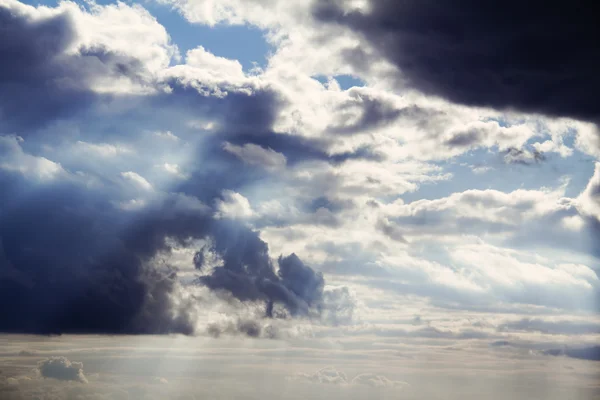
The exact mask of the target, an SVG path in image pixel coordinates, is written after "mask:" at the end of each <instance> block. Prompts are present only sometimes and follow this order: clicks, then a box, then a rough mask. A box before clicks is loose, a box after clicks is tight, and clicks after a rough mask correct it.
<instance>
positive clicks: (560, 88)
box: [313, 0, 600, 122]
mask: <svg viewBox="0 0 600 400" xmlns="http://www.w3.org/2000/svg"><path fill="white" fill-rule="evenodd" d="M368 3H369V4H368V5H369V6H368V7H367V8H366V11H365V10H362V11H360V10H354V11H347V10H344V9H343V8H342V6H341V3H340V2H337V1H335V0H319V1H317V2H316V4H315V6H314V9H313V15H314V16H315V17H316V18H317V19H318V20H320V21H324V22H328V23H335V24H339V25H342V26H346V27H349V28H350V29H352V30H353V31H355V32H357V33H358V34H360V35H361V36H362V37H363V38H364V39H365V40H366V41H367V42H368V43H369V45H370V46H372V47H373V48H374V49H375V51H376V53H377V54H378V55H380V56H382V57H384V58H385V59H387V60H388V61H389V62H391V63H392V64H393V65H395V66H396V67H397V68H398V78H399V81H400V82H402V85H407V86H409V87H412V88H415V89H418V90H419V91H422V92H424V93H426V94H432V95H437V96H441V97H444V98H446V99H448V100H450V101H453V102H457V103H463V104H467V105H473V106H486V107H492V108H499V109H516V110H519V111H524V112H535V113H541V114H547V115H553V116H567V117H572V118H576V119H582V120H588V121H593V122H598V121H599V120H600V107H599V106H598V103H597V101H595V93H597V92H598V91H599V90H600V77H599V76H598V74H597V72H596V71H598V69H600V65H599V64H598V63H599V62H600V50H599V48H598V46H597V38H598V37H599V36H600V28H599V27H598V23H597V18H595V13H594V12H593V11H592V10H593V5H594V3H593V2H590V1H583V2H576V3H570V2H565V1H550V2H548V1H529V2H526V3H523V2H519V1H514V0H511V1H491V2H490V1H486V2H480V1H475V0H460V1H453V2H439V1H433V0H425V1H402V2H397V1H386V0H370V1H369V2H368ZM365 57H367V58H368V56H366V54H365V51H363V49H361V48H360V47H357V48H356V51H348V52H347V60H348V61H349V62H350V63H352V64H353V65H355V66H356V67H358V68H359V69H360V68H361V67H362V68H367V65H368V64H369V63H366V62H365V59H364V58H365Z"/></svg>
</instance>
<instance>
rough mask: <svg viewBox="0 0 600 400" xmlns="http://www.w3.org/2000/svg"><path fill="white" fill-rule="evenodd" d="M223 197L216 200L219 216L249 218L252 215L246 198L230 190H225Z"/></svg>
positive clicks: (252, 212)
mask: <svg viewBox="0 0 600 400" xmlns="http://www.w3.org/2000/svg"><path fill="white" fill-rule="evenodd" d="M222 196H223V199H218V200H217V206H216V207H217V216H218V217H219V218H233V219H236V218H249V217H252V216H253V215H254V211H253V210H252V206H250V202H249V201H248V199H247V198H245V197H244V196H242V195H241V194H239V193H236V192H233V191H231V190H225V191H224V192H223V194H222Z"/></svg>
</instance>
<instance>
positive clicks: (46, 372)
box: [37, 357, 88, 383]
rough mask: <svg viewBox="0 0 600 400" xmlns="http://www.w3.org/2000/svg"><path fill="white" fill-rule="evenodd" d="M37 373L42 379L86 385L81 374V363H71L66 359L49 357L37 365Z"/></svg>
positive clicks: (85, 379) (85, 380)
mask: <svg viewBox="0 0 600 400" xmlns="http://www.w3.org/2000/svg"><path fill="white" fill-rule="evenodd" d="M37 371H38V373H39V374H40V376H42V377H44V378H53V379H58V380H61V381H76V382H81V383H87V382H88V380H87V378H86V377H85V375H84V374H83V363H80V362H71V361H69V360H68V359H67V358H66V357H51V358H47V359H45V360H42V361H40V362H39V363H38V366H37Z"/></svg>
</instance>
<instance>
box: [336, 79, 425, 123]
mask: <svg viewBox="0 0 600 400" xmlns="http://www.w3.org/2000/svg"><path fill="white" fill-rule="evenodd" d="M353 108H359V109H360V116H359V117H358V119H357V120H356V121H353V122H352V123H350V124H348V123H345V124H343V125H339V126H331V127H330V128H329V131H330V132H332V133H334V134H356V133H365V132H367V133H368V131H369V130H370V129H375V128H379V127H382V126H385V125H387V124H390V123H392V122H394V121H395V120H396V119H398V118H399V117H400V116H407V117H410V116H413V117H414V116H416V114H418V111H417V107H410V108H406V109H398V108H396V107H394V105H393V104H390V103H389V102H386V101H383V100H381V99H378V98H376V97H374V96H371V95H368V94H366V93H361V91H359V90H351V91H350V99H349V100H347V101H346V102H344V103H342V104H340V105H339V106H338V107H337V109H336V110H335V112H336V113H339V114H342V115H344V113H346V110H352V109H353ZM404 114H406V115H404Z"/></svg>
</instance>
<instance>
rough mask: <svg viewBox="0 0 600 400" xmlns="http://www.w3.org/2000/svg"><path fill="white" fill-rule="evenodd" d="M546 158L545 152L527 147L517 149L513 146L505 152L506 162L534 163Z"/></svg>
mask: <svg viewBox="0 0 600 400" xmlns="http://www.w3.org/2000/svg"><path fill="white" fill-rule="evenodd" d="M545 160H546V156H545V155H544V153H542V152H540V151H537V150H532V151H529V150H527V149H517V148H514V147H511V148H510V149H508V150H507V151H506V154H504V162H505V163H507V164H521V165H532V164H538V163H540V162H542V161H545Z"/></svg>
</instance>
